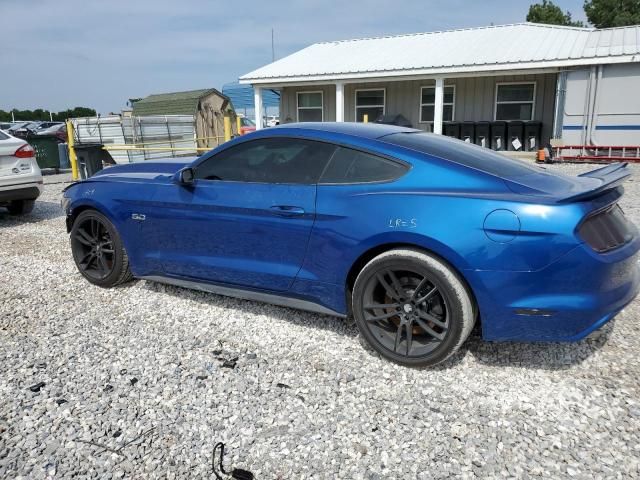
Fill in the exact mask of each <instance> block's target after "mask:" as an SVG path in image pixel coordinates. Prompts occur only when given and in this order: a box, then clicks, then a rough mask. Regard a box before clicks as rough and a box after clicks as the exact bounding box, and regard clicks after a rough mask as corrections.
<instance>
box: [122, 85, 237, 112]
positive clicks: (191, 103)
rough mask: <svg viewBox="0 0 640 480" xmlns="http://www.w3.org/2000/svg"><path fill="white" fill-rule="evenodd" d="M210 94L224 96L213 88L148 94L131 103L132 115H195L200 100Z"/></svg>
mask: <svg viewBox="0 0 640 480" xmlns="http://www.w3.org/2000/svg"><path fill="white" fill-rule="evenodd" d="M212 94H216V95H219V96H221V97H224V96H223V95H222V94H221V93H220V92H219V91H218V90H216V89H215V88H207V89H203V90H190V91H187V92H173V93H160V94H155V95H149V96H148V97H145V98H143V99H142V100H138V101H137V102H135V103H134V104H133V115H135V116H137V117H139V116H144V115H195V113H196V110H197V109H198V103H199V102H200V100H201V99H202V98H204V97H208V96H209V95H212ZM225 98H226V97H225Z"/></svg>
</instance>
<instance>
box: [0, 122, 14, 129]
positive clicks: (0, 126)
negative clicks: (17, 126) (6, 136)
mask: <svg viewBox="0 0 640 480" xmlns="http://www.w3.org/2000/svg"><path fill="white" fill-rule="evenodd" d="M10 128H11V122H0V130H9V129H10Z"/></svg>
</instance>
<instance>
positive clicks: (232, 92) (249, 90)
mask: <svg viewBox="0 0 640 480" xmlns="http://www.w3.org/2000/svg"><path fill="white" fill-rule="evenodd" d="M222 93H223V94H224V95H226V96H227V97H229V99H230V100H231V102H232V103H233V106H234V108H235V109H236V110H240V109H243V108H254V106H255V104H254V98H253V87H252V86H251V85H241V84H239V83H238V82H233V83H226V84H224V85H223V86H222ZM262 104H263V105H264V106H265V107H277V106H279V105H280V95H279V94H278V93H276V92H274V91H272V90H265V91H264V92H263V94H262Z"/></svg>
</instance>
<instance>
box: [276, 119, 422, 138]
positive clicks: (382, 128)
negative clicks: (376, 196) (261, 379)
mask: <svg viewBox="0 0 640 480" xmlns="http://www.w3.org/2000/svg"><path fill="white" fill-rule="evenodd" d="M272 129H277V130H281V129H297V130H302V131H307V132H328V133H341V134H343V135H353V136H355V137H362V138H369V139H376V138H380V137H384V136H385V135H391V134H392V133H409V132H418V131H419V130H416V129H414V128H406V127H398V126H396V125H385V124H379V123H354V122H322V123H319V122H318V123H315V122H304V123H286V124H281V125H278V126H275V127H271V128H269V129H268V130H272ZM268 130H266V131H268Z"/></svg>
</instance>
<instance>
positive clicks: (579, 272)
mask: <svg viewBox="0 0 640 480" xmlns="http://www.w3.org/2000/svg"><path fill="white" fill-rule="evenodd" d="M638 250H640V237H637V238H635V239H634V240H633V241H631V242H630V243H628V244H627V245H625V246H623V247H621V248H619V249H616V250H614V251H612V252H609V253H604V254H598V253H596V252H594V251H593V250H591V249H590V248H589V247H588V246H586V245H579V246H578V247H576V248H574V249H573V250H571V251H570V252H568V253H567V254H566V255H564V256H562V257H561V258H560V259H559V260H557V261H556V262H554V263H552V264H551V265H549V266H547V267H546V268H544V269H542V270H539V271H536V272H489V271H483V272H477V271H476V272H473V274H472V276H473V277H474V282H472V283H475V286H477V287H478V288H474V292H475V294H476V297H477V300H478V304H479V308H480V314H481V318H482V332H483V337H484V338H485V339H487V340H513V341H577V340H580V339H582V338H584V337H586V336H587V335H589V334H590V333H591V332H593V331H594V330H596V329H598V328H600V327H601V326H602V325H604V324H605V323H606V322H607V321H609V320H611V319H612V318H613V317H614V316H615V315H616V314H617V313H618V312H620V310H622V309H623V308H624V307H625V306H626V305H627V304H628V303H629V302H631V301H632V300H633V299H634V298H635V296H636V295H637V294H638V291H639V290H640V268H639V266H638V259H639V254H638Z"/></svg>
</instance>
